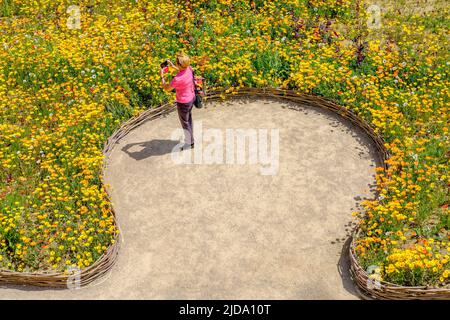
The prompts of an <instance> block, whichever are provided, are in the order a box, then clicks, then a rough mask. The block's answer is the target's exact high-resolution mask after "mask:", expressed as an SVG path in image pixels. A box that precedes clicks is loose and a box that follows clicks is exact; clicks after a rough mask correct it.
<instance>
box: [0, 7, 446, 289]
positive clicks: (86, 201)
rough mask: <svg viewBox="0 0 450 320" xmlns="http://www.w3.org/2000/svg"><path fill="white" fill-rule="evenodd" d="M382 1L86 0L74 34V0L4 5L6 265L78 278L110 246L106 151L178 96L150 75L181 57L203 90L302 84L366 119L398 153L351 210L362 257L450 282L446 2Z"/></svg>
mask: <svg viewBox="0 0 450 320" xmlns="http://www.w3.org/2000/svg"><path fill="white" fill-rule="evenodd" d="M377 3H378V4H379V6H380V7H376V6H375V7H374V6H371V7H369V6H370V5H371V3H370V2H369V1H366V2H363V1H348V0H332V1H320V0H310V1H307V0H280V1H258V0H255V1H243V0H242V1H229V0H215V1H206V0H199V1H188V0H186V1H130V0H122V1H94V0H92V1H91V0H82V1H78V2H77V3H74V4H77V5H79V9H80V22H79V27H80V28H79V29H78V28H77V27H78V26H77V23H78V22H77V21H76V19H75V20H69V21H68V18H69V16H71V15H72V16H74V14H75V15H76V11H72V12H70V13H67V9H68V7H69V6H70V5H72V3H71V1H64V0H53V1H50V0H41V1H31V0H22V1H14V2H12V1H3V2H2V3H1V4H0V16H1V18H0V119H1V122H0V169H1V170H0V268H3V269H9V270H16V271H35V270H49V269H55V270H59V271H63V270H65V269H66V268H68V267H73V266H78V267H85V266H89V265H91V264H92V263H93V262H94V261H95V260H96V259H97V258H98V257H99V256H100V255H101V254H102V252H104V250H105V249H106V247H107V246H108V245H110V244H111V243H112V242H113V241H114V234H115V232H117V230H116V226H115V225H114V222H113V218H112V214H111V210H110V203H109V201H108V199H107V197H106V193H105V190H104V187H103V185H102V183H101V176H100V174H101V171H100V168H101V164H102V161H103V157H102V152H101V149H102V145H103V142H104V141H105V139H106V138H107V137H108V136H109V135H110V134H111V133H112V131H113V130H114V129H115V128H116V127H117V126H118V124H119V123H120V122H122V121H123V120H125V119H128V118H129V117H130V116H132V115H134V114H136V113H139V112H140V111H142V110H143V109H145V108H146V107H149V106H152V105H156V104H159V103H161V102H163V101H167V100H169V99H173V96H167V95H166V94H165V93H164V92H163V91H162V90H161V88H160V84H159V64H160V63H161V61H163V60H164V59H165V58H172V59H173V57H174V55H175V53H177V52H180V51H185V52H187V53H188V54H189V55H190V56H191V57H192V59H193V65H194V67H195V68H196V69H197V70H198V72H200V73H201V74H202V75H203V76H205V78H206V79H207V82H208V84H209V88H210V89H214V88H225V89H227V91H229V92H233V91H234V90H236V89H237V88H240V87H244V86H248V87H277V88H289V89H296V90H299V91H302V92H307V93H313V94H317V95H321V96H324V97H327V98H329V99H332V100H334V101H335V102H337V103H339V104H342V105H345V106H346V107H348V108H350V109H352V110H353V111H354V112H356V113H357V114H359V115H360V116H362V117H363V118H364V119H366V120H367V121H368V122H369V123H371V124H372V126H373V128H374V129H375V130H376V132H378V133H379V134H380V135H381V136H382V137H383V138H384V139H385V141H386V143H387V144H386V147H387V148H388V150H389V152H390V153H391V155H392V157H391V158H390V159H389V160H388V164H389V169H388V170H387V171H384V170H383V169H381V168H378V169H377V189H378V192H379V196H378V197H377V198H376V199H373V200H370V201H365V202H364V204H363V205H364V208H363V209H361V210H360V211H359V212H355V213H354V214H355V215H356V216H358V220H359V223H360V226H361V234H360V235H359V239H358V242H357V248H356V249H357V253H358V255H359V257H360V262H361V264H362V265H363V266H364V267H365V268H369V267H372V270H373V267H374V266H375V268H378V271H379V273H380V276H381V277H382V278H383V279H384V280H387V281H391V282H394V283H398V284H403V285H418V284H430V285H437V286H446V285H447V286H448V285H449V283H450V281H449V273H450V262H449V260H450V258H449V254H450V242H449V241H450V232H449V230H450V213H449V209H448V201H449V176H448V167H449V135H448V126H449V125H448V124H449V119H448V114H449V110H448V102H449V101H448V100H449V99H448V98H449V89H448V87H449V77H448V73H447V71H448V63H449V62H448V61H449V57H448V49H449V48H448V28H447V27H448V25H447V24H446V23H445V21H446V17H447V16H448V13H449V12H448V5H446V3H445V1H438V0H436V1H434V2H431V5H430V2H425V1H406V2H405V3H399V2H397V1H377ZM417 3H418V4H417ZM430 6H431V7H430ZM379 8H380V9H381V10H380V11H378V9H379ZM368 9H369V10H368ZM433 9H434V10H433ZM378 13H380V14H379V15H378ZM72 18H73V17H72ZM72 18H71V19H72Z"/></svg>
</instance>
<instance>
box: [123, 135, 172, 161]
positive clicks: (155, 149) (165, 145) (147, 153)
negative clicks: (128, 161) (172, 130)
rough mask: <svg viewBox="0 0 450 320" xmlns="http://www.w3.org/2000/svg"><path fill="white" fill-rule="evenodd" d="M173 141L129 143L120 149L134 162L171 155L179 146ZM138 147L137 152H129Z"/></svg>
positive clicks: (156, 140)
mask: <svg viewBox="0 0 450 320" xmlns="http://www.w3.org/2000/svg"><path fill="white" fill-rule="evenodd" d="M179 143H180V142H179V141H175V140H159V139H155V140H151V141H144V142H136V143H129V144H127V145H125V146H124V147H123V148H122V151H123V152H125V153H126V154H128V155H129V156H130V157H131V158H133V159H135V160H143V159H146V158H149V157H152V156H162V155H165V154H168V153H171V152H172V150H173V148H174V147H175V146H176V145H177V144H179ZM134 146H139V147H141V148H142V149H141V150H139V151H129V150H130V149H131V148H132V147H134Z"/></svg>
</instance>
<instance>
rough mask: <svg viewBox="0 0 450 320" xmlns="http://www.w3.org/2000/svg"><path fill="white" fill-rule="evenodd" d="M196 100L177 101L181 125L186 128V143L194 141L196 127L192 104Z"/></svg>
mask: <svg viewBox="0 0 450 320" xmlns="http://www.w3.org/2000/svg"><path fill="white" fill-rule="evenodd" d="M193 105H194V100H193V101H192V102H190V103H180V102H177V110H178V118H179V119H180V123H181V127H182V128H183V129H184V135H185V140H186V141H185V142H186V144H192V143H194V127H193V125H192V112H191V111H192V106H193Z"/></svg>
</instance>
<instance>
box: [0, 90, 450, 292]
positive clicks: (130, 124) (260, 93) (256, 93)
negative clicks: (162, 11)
mask: <svg viewBox="0 0 450 320" xmlns="http://www.w3.org/2000/svg"><path fill="white" fill-rule="evenodd" d="M232 97H261V98H267V97H271V98H276V99H281V100H286V101H290V102H294V103H296V104H301V105H307V106H310V107H317V108H321V109H326V110H329V111H331V112H333V113H336V114H338V115H339V116H341V117H342V118H345V119H347V120H348V121H350V122H351V123H352V124H353V125H355V126H357V127H359V128H360V129H362V130H363V131H364V132H365V133H366V135H367V136H368V137H369V138H370V139H371V140H372V142H373V144H374V146H375V148H376V149H377V151H378V154H379V156H380V158H381V159H380V160H381V163H382V165H383V166H384V167H385V168H387V165H386V163H385V160H386V159H388V158H389V154H388V152H387V150H386V148H385V146H384V141H383V139H382V138H381V137H380V136H379V135H378V134H376V133H375V132H374V130H373V129H372V127H371V126H370V125H369V124H367V122H365V121H364V120H362V119H361V118H360V117H358V116H357V115H356V114H354V113H353V112H352V111H351V110H349V109H347V108H345V107H342V106H339V105H337V104H335V103H333V102H331V101H329V100H326V99H324V98H321V97H318V96H312V95H306V94H301V93H298V92H296V91H292V90H279V89H271V88H267V89H257V88H243V89H240V90H239V91H237V92H233V93H224V92H222V91H213V92H209V93H208V95H207V101H220V100H224V99H225V100H226V99H229V98H232ZM173 110H175V105H174V104H173V103H167V104H164V105H161V106H159V107H157V108H151V109H147V110H145V111H144V112H142V113H140V114H139V115H137V116H134V117H132V118H130V119H129V120H127V121H126V122H124V123H123V124H122V125H121V126H120V127H119V128H118V129H117V130H116V131H115V132H114V133H113V134H112V135H111V136H110V137H109V138H108V139H107V141H106V143H105V145H104V148H103V154H104V156H105V160H104V162H103V167H102V179H103V177H104V170H105V168H106V164H107V160H108V158H109V155H110V154H111V152H112V150H113V149H114V146H115V145H116V143H117V142H118V141H119V140H120V139H121V138H123V137H124V136H125V135H127V134H128V133H129V132H130V131H131V130H133V129H134V128H136V127H138V126H140V125H142V124H143V123H144V122H147V121H151V120H155V119H157V118H160V117H162V116H164V115H167V114H169V113H170V112H172V111H173ZM106 191H107V190H106ZM108 198H109V194H108ZM111 210H112V212H113V215H114V221H115V223H116V226H117V227H118V228H119V225H118V223H117V220H116V215H115V212H114V210H113V208H111ZM358 232H359V231H358V230H355V232H354V235H353V238H352V243H351V245H350V250H349V255H350V262H351V273H352V276H353V279H354V281H355V282H356V284H357V285H358V287H359V290H360V293H361V295H362V297H363V298H367V299H450V289H438V288H428V287H403V286H397V285H395V284H392V283H388V282H384V281H380V282H376V281H374V280H373V279H371V278H370V277H369V274H368V273H367V272H366V271H365V270H364V269H363V268H362V267H361V266H360V264H359V263H358V259H357V255H356V252H355V246H356V243H355V241H356V239H357V237H358ZM119 246H120V234H119V233H117V234H116V235H115V241H114V243H113V244H112V245H111V246H110V247H109V248H108V249H107V250H106V252H105V253H104V254H103V255H102V256H101V257H100V258H99V259H98V260H97V261H96V262H95V263H94V264H92V265H91V266H89V267H87V268H85V269H82V270H80V271H78V273H76V274H72V275H71V274H68V273H63V272H59V273H50V272H49V273H47V272H35V273H25V272H13V271H7V270H0V283H9V284H25V285H34V286H44V287H60V288H68V287H70V286H71V285H74V284H73V281H74V279H75V281H77V284H79V285H80V286H86V285H88V284H91V283H92V282H93V281H95V280H96V279H99V278H100V277H102V276H103V275H105V274H106V273H107V272H108V271H109V270H110V269H111V267H112V266H113V265H114V262H115V261H116V258H117V255H118V251H119Z"/></svg>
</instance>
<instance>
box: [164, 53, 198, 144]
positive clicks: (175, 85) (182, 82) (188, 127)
mask: <svg viewBox="0 0 450 320" xmlns="http://www.w3.org/2000/svg"><path fill="white" fill-rule="evenodd" d="M168 62H169V63H170V64H171V66H172V67H173V68H174V69H176V70H177V71H178V74H177V75H176V76H175V77H173V79H172V81H170V83H169V84H167V83H166V81H165V79H164V70H163V69H161V81H162V84H163V88H164V89H165V90H172V89H175V90H176V102H177V110H178V117H179V119H180V122H181V126H182V127H183V129H184V134H185V137H186V139H185V140H186V141H185V142H186V147H183V149H186V148H189V147H190V148H193V147H194V134H193V129H194V128H193V126H192V113H191V111H192V106H193V105H194V101H195V87H194V79H193V72H192V68H191V67H190V63H189V57H188V56H187V55H185V54H179V55H177V61H176V63H177V65H176V66H175V65H174V64H173V63H172V61H170V60H168Z"/></svg>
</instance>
